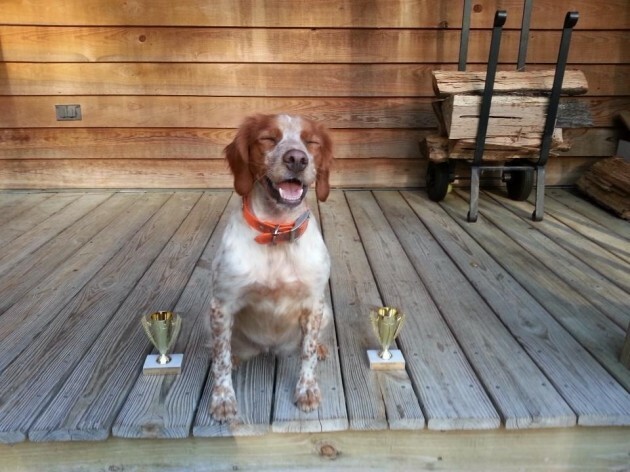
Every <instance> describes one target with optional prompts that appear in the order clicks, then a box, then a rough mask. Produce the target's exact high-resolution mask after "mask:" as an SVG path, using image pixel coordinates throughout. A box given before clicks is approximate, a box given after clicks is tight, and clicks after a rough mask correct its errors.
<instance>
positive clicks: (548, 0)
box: [2, 0, 630, 29]
mask: <svg viewBox="0 0 630 472" xmlns="http://www.w3.org/2000/svg"><path fill="white" fill-rule="evenodd" d="M474 4H475V8H474V9H473V12H472V14H471V23H472V26H473V27H477V28H478V27H482V28H487V27H489V26H490V25H492V19H493V16H494V12H495V11H496V10H497V9H498V8H502V9H505V10H507V11H508V12H509V15H508V20H507V23H506V28H519V27H520V23H521V16H522V10H523V2H522V0H477V1H475V2H474ZM627 6H628V4H627V1H626V0H606V1H605V2H593V1H590V0H537V1H536V2H534V3H533V11H532V25H536V27H538V28H560V27H561V25H562V20H563V19H564V15H565V13H566V12H567V11H568V10H577V11H579V12H580V14H581V18H580V22H579V24H578V26H579V27H580V28H585V29H622V28H630V18H629V17H628V15H627V14H626V15H624V14H623V13H624V12H627ZM2 16H3V19H2V21H3V22H4V23H7V24H41V25H47V24H50V25H53V24H54V25H73V24H81V25H165V26H168V25H177V26H194V25H197V26H265V27H284V26H293V27H296V26H297V27H346V26H354V27H391V28H459V27H461V17H462V2H461V0H441V1H440V2H439V3H437V4H436V2H435V1H434V0H419V1H418V0H378V1H376V0H375V1H370V2H357V1H353V0H318V1H316V2H290V1H287V0H264V1H255V0H245V1H239V2H235V1H233V0H216V1H213V2H211V3H209V2H207V1H206V0H189V1H187V2H181V3H178V4H177V6H176V7H174V4H173V2H172V1H171V0H138V1H133V2H130V1H124V0H65V1H64V5H63V8H59V6H58V5H56V4H55V3H53V2H50V1H47V0H29V1H22V0H5V1H4V2H3V5H2Z"/></svg>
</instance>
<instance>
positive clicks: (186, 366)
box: [112, 192, 238, 438]
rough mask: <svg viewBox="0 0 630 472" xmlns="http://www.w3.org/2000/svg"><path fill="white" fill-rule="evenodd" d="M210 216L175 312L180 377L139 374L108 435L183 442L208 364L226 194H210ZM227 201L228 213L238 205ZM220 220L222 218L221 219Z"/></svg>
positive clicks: (228, 194) (189, 430)
mask: <svg viewBox="0 0 630 472" xmlns="http://www.w3.org/2000/svg"><path fill="white" fill-rule="evenodd" d="M209 196H210V197H211V198H212V202H211V203H212V204H211V205H210V206H209V207H208V212H209V213H210V217H211V218H213V219H214V220H215V221H216V222H217V223H216V227H215V228H213V229H212V236H211V237H210V240H209V241H208V244H207V245H206V248H205V250H204V252H203V254H202V255H201V257H200V258H199V261H198V262H197V264H196V265H195V269H194V270H193V273H192V275H191V277H190V279H189V281H188V283H187V284H186V288H185V289H184V291H183V293H182V295H181V297H180V298H179V300H178V302H177V304H176V305H175V308H174V310H173V311H174V312H175V313H177V314H178V315H179V316H181V317H182V329H181V332H180V334H179V337H178V340H177V342H176V343H175V344H174V345H173V348H172V352H176V353H183V354H184V363H183V366H182V372H181V374H180V375H177V376H168V375H167V376H156V377H151V376H146V375H140V376H138V378H137V379H136V382H135V384H134V386H133V388H132V390H131V392H130V393H129V396H128V397H127V400H126V401H125V403H124V405H123V407H122V409H121V411H120V413H119V414H118V416H117V417H116V420H115V422H114V424H113V426H112V435H113V436H118V437H126V438H184V437H188V436H189V435H190V433H191V430H192V423H193V419H194V416H195V412H196V411H197V408H198V407H199V399H200V396H201V391H202V389H203V385H204V381H205V379H206V375H207V372H208V367H209V365H210V350H209V349H208V345H207V344H208V339H207V333H206V329H205V326H204V321H205V316H206V314H207V311H208V308H209V303H210V292H209V291H208V288H209V281H210V279H211V270H210V268H211V265H212V258H213V257H214V254H215V253H216V248H217V245H218V241H219V240H220V237H221V233H222V232H223V228H224V227H225V225H226V223H227V221H226V220H227V218H226V217H225V213H226V204H228V200H229V198H230V196H231V194H230V192H215V193H212V194H209ZM235 200H237V199H234V198H233V199H232V200H231V201H230V203H229V204H228V207H227V213H228V214H229V212H230V210H232V209H234V208H235V207H236V206H237V203H238V202H236V201H235ZM221 215H224V217H223V218H220V217H221Z"/></svg>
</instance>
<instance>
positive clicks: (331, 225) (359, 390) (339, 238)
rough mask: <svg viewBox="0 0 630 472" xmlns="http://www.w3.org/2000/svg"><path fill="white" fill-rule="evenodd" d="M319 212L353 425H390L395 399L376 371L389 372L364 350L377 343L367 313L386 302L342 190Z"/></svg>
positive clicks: (412, 403)
mask: <svg viewBox="0 0 630 472" xmlns="http://www.w3.org/2000/svg"><path fill="white" fill-rule="evenodd" d="M320 212H321V219H322V229H323V233H324V237H325V240H326V245H327V246H328V250H329V252H330V256H331V259H332V273H331V280H330V281H331V294H332V302H333V310H334V312H335V318H336V329H337V341H338V343H339V349H340V351H339V356H340V361H341V368H342V372H344V389H345V392H346V408H347V411H348V421H349V425H350V429H354V430H376V429H386V428H388V426H389V425H388V417H389V416H390V414H388V410H387V407H388V406H389V405H391V404H392V403H394V404H395V403H396V402H395V401H394V400H393V399H392V401H386V400H385V399H384V395H385V394H386V393H387V392H386V391H383V390H382V389H381V383H380V382H379V381H378V376H382V375H388V374H386V373H382V372H374V371H371V370H370V368H369V366H368V360H367V354H366V351H367V349H368V348H372V347H373V343H374V339H373V337H372V336H373V334H372V332H371V326H370V322H369V318H368V316H369V313H370V310H371V309H372V308H373V307H375V306H381V305H382V300H381V299H380V297H379V295H378V289H377V286H376V282H375V281H374V279H373V277H372V274H371V271H370V268H369V263H368V260H367V258H366V256H365V253H364V250H363V247H362V245H361V242H360V239H359V235H358V233H357V229H356V227H355V226H354V224H353V221H352V216H351V213H350V210H349V208H348V204H347V203H346V201H345V198H344V194H343V193H342V192H339V191H333V192H332V193H331V195H330V197H329V199H328V201H327V202H326V204H325V205H322V206H321V208H320ZM405 384H406V386H407V389H406V390H405V392H406V402H407V403H408V404H409V406H408V408H411V407H414V411H415V415H414V416H413V417H412V418H413V419H415V420H416V424H417V425H418V427H421V425H422V426H423V425H424V421H423V419H422V412H421V410H420V406H419V405H418V400H417V398H416V396H415V394H414V393H413V388H412V386H411V382H410V380H409V378H408V377H406V378H405ZM392 417H393V418H396V417H397V415H396V414H393V415H392ZM418 423H420V424H418Z"/></svg>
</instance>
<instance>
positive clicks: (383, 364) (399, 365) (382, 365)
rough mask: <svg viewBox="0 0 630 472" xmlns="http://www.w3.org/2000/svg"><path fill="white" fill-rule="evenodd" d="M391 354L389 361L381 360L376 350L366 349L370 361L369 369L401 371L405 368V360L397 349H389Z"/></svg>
mask: <svg viewBox="0 0 630 472" xmlns="http://www.w3.org/2000/svg"><path fill="white" fill-rule="evenodd" d="M389 352H391V353H392V357H391V359H388V360H385V359H381V358H380V357H379V355H378V353H379V351H378V350H376V349H368V352H367V354H368V360H369V361H370V369H372V370H403V369H404V368H405V358H404V357H403V355H402V352H400V350H399V349H390V350H389Z"/></svg>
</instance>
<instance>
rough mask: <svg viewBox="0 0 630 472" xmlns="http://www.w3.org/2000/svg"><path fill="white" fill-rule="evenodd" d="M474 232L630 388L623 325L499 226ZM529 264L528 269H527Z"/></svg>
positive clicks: (504, 265) (594, 355)
mask: <svg viewBox="0 0 630 472" xmlns="http://www.w3.org/2000/svg"><path fill="white" fill-rule="evenodd" d="M457 193H459V191H458V192H457ZM453 200H454V201H453V202H449V203H451V204H452V205H453V206H457V207H458V208H460V209H461V210H462V211H464V209H465V204H464V203H462V202H461V201H460V200H459V199H457V198H456V197H453ZM547 217H548V215H547ZM536 225H537V226H538V223H536ZM530 232H531V231H530ZM474 236H476V237H477V238H479V240H480V241H481V240H482V239H481V238H486V240H488V241H492V244H491V245H485V247H486V251H487V252H488V253H490V254H491V255H492V256H493V257H494V258H495V259H497V260H500V261H501V265H502V266H503V267H504V268H505V270H507V271H508V272H510V274H511V275H512V277H514V278H515V279H516V280H517V281H518V283H519V284H520V285H522V286H523V287H524V288H525V289H526V290H527V291H528V292H529V293H530V294H531V295H532V296H533V297H534V298H536V300H537V301H538V303H540V304H541V305H542V306H543V307H544V308H545V310H547V311H548V312H549V313H550V314H551V315H552V316H553V317H554V318H555V319H556V320H557V321H558V322H559V323H560V324H561V325H562V326H563V327H564V328H565V329H566V330H567V331H568V332H569V333H571V335H572V336H573V337H574V338H575V339H576V340H577V341H578V342H579V343H580V344H581V345H582V346H583V347H584V348H585V349H586V350H587V351H588V352H590V353H591V355H592V356H593V357H595V358H596V359H597V360H598V361H599V362H600V363H601V364H602V365H603V366H605V367H606V369H607V370H608V371H609V372H610V373H611V374H612V375H613V376H614V377H615V379H616V380H617V381H618V382H619V383H620V384H622V385H623V386H624V387H626V388H627V389H630V372H629V371H628V370H627V369H624V368H623V367H622V366H621V364H619V362H618V360H617V357H618V353H619V351H620V349H621V346H622V342H623V335H624V331H623V328H622V327H620V326H619V325H618V324H616V323H615V322H614V321H612V320H611V319H609V318H608V317H607V316H606V315H605V314H604V313H602V312H601V311H600V310H598V309H597V308H596V307H595V306H593V305H592V304H591V303H590V301H589V300H588V298H587V297H586V296H584V295H583V294H582V293H580V292H579V291H577V290H576V289H575V288H573V287H571V285H569V284H568V283H567V282H565V281H564V280H563V279H562V278H559V277H557V276H556V274H555V273H554V272H552V271H550V270H549V269H548V268H547V267H545V265H544V264H543V263H542V262H541V261H540V260H538V259H536V258H535V257H533V256H532V255H531V254H529V253H527V252H524V251H523V249H522V248H521V246H519V245H518V244H517V243H516V242H515V241H514V240H512V239H511V238H510V237H509V236H507V235H505V234H503V233H501V232H498V231H496V228H495V227H492V226H490V225H487V226H486V225H484V226H482V227H481V228H478V229H477V230H476V234H475V235H474ZM573 241H575V239H574V240H573ZM525 267H526V268H527V270H524V268H525Z"/></svg>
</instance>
